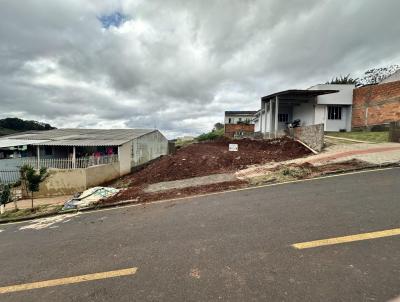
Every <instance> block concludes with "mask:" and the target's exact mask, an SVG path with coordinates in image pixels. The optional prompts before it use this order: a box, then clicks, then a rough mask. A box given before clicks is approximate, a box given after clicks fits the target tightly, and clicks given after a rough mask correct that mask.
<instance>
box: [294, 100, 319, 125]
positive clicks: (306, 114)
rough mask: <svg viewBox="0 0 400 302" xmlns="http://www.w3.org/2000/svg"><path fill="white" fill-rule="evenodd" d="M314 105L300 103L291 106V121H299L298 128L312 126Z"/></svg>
mask: <svg viewBox="0 0 400 302" xmlns="http://www.w3.org/2000/svg"><path fill="white" fill-rule="evenodd" d="M314 114H315V109H314V104H312V103H302V104H300V105H294V106H293V120H296V119H300V126H309V125H313V124H314Z"/></svg>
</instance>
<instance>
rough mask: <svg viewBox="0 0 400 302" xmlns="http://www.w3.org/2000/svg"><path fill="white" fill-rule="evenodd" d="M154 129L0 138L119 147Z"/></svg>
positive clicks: (52, 132)
mask: <svg viewBox="0 0 400 302" xmlns="http://www.w3.org/2000/svg"><path fill="white" fill-rule="evenodd" d="M153 131H156V130H155V129H54V130H48V131H29V132H23V133H18V134H13V135H8V136H7V137H4V138H2V139H3V140H7V141H9V142H10V143H11V142H12V141H14V140H19V141H24V142H25V143H24V145H41V146H120V145H122V144H124V143H126V142H129V141H130V140H132V139H135V138H137V137H140V136H142V135H145V134H147V133H151V132H153Z"/></svg>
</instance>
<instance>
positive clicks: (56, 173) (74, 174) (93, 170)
mask: <svg viewBox="0 0 400 302" xmlns="http://www.w3.org/2000/svg"><path fill="white" fill-rule="evenodd" d="M119 176H120V165H119V162H116V163H112V164H107V165H99V166H93V167H89V168H86V169H72V170H61V169H49V177H47V179H46V180H45V181H44V182H43V183H42V184H41V185H40V190H39V192H37V193H35V195H34V196H35V197H49V196H60V195H71V194H74V193H76V192H82V191H84V190H86V189H88V188H90V187H94V186H98V185H101V184H103V183H105V182H107V181H111V180H113V179H116V178H118V177H119Z"/></svg>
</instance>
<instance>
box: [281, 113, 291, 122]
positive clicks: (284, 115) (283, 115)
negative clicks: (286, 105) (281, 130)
mask: <svg viewBox="0 0 400 302" xmlns="http://www.w3.org/2000/svg"><path fill="white" fill-rule="evenodd" d="M278 122H280V123H287V122H289V114H288V113H278Z"/></svg>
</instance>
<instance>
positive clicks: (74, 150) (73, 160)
mask: <svg viewBox="0 0 400 302" xmlns="http://www.w3.org/2000/svg"><path fill="white" fill-rule="evenodd" d="M75 168H76V148H75V146H73V147H72V169H75Z"/></svg>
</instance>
